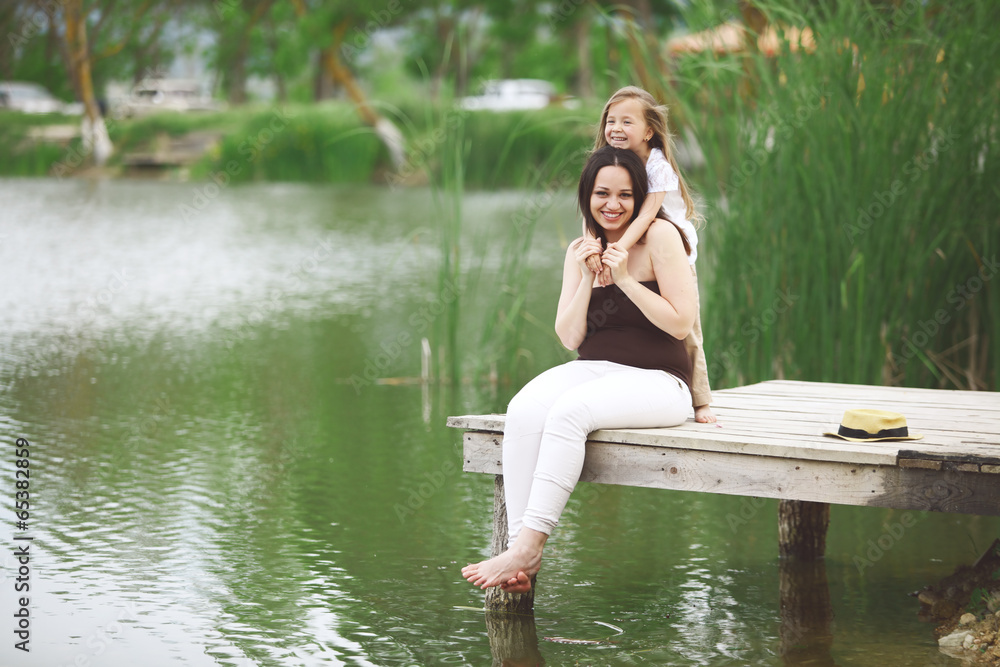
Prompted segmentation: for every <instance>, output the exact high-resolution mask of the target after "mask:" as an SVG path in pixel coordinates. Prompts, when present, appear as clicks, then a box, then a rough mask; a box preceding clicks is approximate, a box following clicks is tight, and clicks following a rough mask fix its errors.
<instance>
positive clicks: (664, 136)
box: [594, 86, 701, 224]
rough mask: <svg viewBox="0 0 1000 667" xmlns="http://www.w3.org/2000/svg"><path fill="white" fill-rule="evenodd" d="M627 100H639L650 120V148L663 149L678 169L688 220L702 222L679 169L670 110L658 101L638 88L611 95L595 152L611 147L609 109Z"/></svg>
mask: <svg viewBox="0 0 1000 667" xmlns="http://www.w3.org/2000/svg"><path fill="white" fill-rule="evenodd" d="M627 99H634V100H638V101H639V103H640V104H641V105H642V110H643V119H644V120H645V121H646V125H648V126H649V127H650V129H652V130H653V136H652V137H651V138H650V140H649V145H650V147H651V148H659V149H660V150H661V151H663V156H664V157H665V158H667V162H669V163H670V166H671V167H673V169H674V173H675V174H677V178H678V180H679V181H680V190H681V197H683V198H684V206H685V214H686V216H687V219H688V220H690V221H691V222H692V223H695V224H697V223H699V222H701V215H700V214H699V213H698V209H697V208H696V207H695V203H694V199H693V198H692V197H691V192H690V190H689V188H688V185H687V182H686V181H685V180H684V175H683V174H681V170H680V167H678V166H677V160H676V159H675V158H674V150H673V149H674V141H673V138H672V137H671V136H670V130H669V128H668V126H667V107H665V106H663V105H661V104H657V103H656V99H655V98H654V97H653V96H652V95H650V94H649V93H647V92H646V91H645V90H643V89H642V88H639V87H637V86H625V87H624V88H621V89H619V90H618V92H616V93H615V94H614V95H612V96H611V99H609V100H608V102H607V104H605V105H604V111H603V112H602V113H601V123H600V124H599V125H598V126H597V139H596V140H595V141H594V150H595V151H596V150H597V149H599V148H603V147H604V146H607V145H608V140H607V139H606V138H605V136H604V127H605V126H606V125H607V123H608V110H609V109H610V108H611V105H612V104H617V103H618V102H621V101H622V100H627Z"/></svg>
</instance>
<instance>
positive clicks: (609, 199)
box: [590, 166, 635, 241]
mask: <svg viewBox="0 0 1000 667" xmlns="http://www.w3.org/2000/svg"><path fill="white" fill-rule="evenodd" d="M634 211H635V199H634V197H633V194H632V177H631V176H629V173H628V171H627V170H626V169H625V167H615V166H607V167H604V168H602V169H601V170H600V171H599V172H597V178H596V179H594V190H593V192H591V194H590V213H591V215H593V216H594V220H596V221H597V224H599V225H600V226H601V227H603V228H604V231H605V232H611V234H610V235H609V238H608V240H609V241H614V240H617V238H615V237H618V236H620V233H621V232H624V230H625V228H626V227H627V226H628V224H629V223H630V222H632V214H633V213H634Z"/></svg>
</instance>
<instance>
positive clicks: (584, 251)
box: [569, 236, 601, 281]
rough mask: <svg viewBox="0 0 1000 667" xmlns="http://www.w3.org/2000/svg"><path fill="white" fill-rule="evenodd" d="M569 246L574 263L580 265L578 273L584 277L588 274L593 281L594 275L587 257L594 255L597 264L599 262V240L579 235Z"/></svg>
mask: <svg viewBox="0 0 1000 667" xmlns="http://www.w3.org/2000/svg"><path fill="white" fill-rule="evenodd" d="M569 247H570V249H571V250H572V251H573V256H574V257H575V258H576V263H577V264H578V265H579V266H580V273H581V274H582V275H583V276H584V277H587V276H589V277H590V280H591V281H593V279H594V276H593V272H592V271H591V269H590V261H589V258H591V257H594V258H596V259H597V261H598V264H599V263H600V257H601V242H600V241H598V240H597V239H588V238H586V237H584V236H581V237H580V238H578V239H577V240H575V241H573V242H572V243H570V244H569Z"/></svg>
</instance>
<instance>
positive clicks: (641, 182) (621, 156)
mask: <svg viewBox="0 0 1000 667" xmlns="http://www.w3.org/2000/svg"><path fill="white" fill-rule="evenodd" d="M605 167H622V168H623V169H625V171H627V172H628V174H629V177H630V178H631V179H632V199H633V201H634V202H635V205H634V208H633V209H632V217H631V218H630V219H629V222H632V221H633V220H635V218H636V216H638V215H639V210H640V209H642V205H643V203H644V202H645V201H646V192H647V190H649V178H648V177H647V176H646V165H644V164H643V163H642V160H641V159H640V158H639V156H638V155H636V154H635V153H633V152H632V151H630V150H628V149H627V148H615V147H614V146H604V147H603V148H598V149H597V150H596V151H594V152H593V153H591V154H590V157H589V158H588V159H587V164H585V165H583V173H581V174H580V185H579V188H578V189H577V204H578V205H579V207H580V213H582V214H583V219H584V221H585V222H586V224H587V229H588V230H589V231H590V233H591V234H592V235H593V236H594V238H597V239H600V240H601V244H602V245H605V244H607V242H608V239H607V237H606V236H605V235H604V228H603V227H601V226H600V225H599V224H598V223H597V220H595V219H594V214H593V213H592V212H591V210H590V196H591V194H593V192H594V184H595V183H596V182H597V173H598V172H599V171H601V169H604V168H605ZM656 217H657V218H659V219H662V220H670V218H669V217H668V216H667V214H666V213H665V212H664V211H663V209H660V212H659V213H657V215H656ZM671 222H673V221H672V220H671ZM678 231H680V232H681V240H682V241H683V242H684V251H685V252H686V253H687V254H689V255H690V254H691V248H690V246H689V245H688V241H687V237H685V236H684V232H683V231H681V229H680V228H679V227H678Z"/></svg>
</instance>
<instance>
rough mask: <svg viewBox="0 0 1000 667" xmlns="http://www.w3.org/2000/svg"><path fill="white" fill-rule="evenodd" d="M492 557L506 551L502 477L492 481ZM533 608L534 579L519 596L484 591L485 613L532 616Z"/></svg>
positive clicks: (495, 587) (489, 589)
mask: <svg viewBox="0 0 1000 667" xmlns="http://www.w3.org/2000/svg"><path fill="white" fill-rule="evenodd" d="M492 547H493V548H492V554H491V555H492V556H499V555H500V554H502V553H503V552H504V551H506V550H507V501H506V500H505V499H504V494H503V475H497V476H496V477H495V478H494V481H493V545H492ZM534 608H535V577H532V578H531V590H530V591H528V592H527V593H523V594H520V595H511V594H510V593H506V592H504V590H503V589H502V588H500V587H499V586H494V587H492V588H487V589H486V609H487V611H506V612H513V613H518V614H533V613H534Z"/></svg>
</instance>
